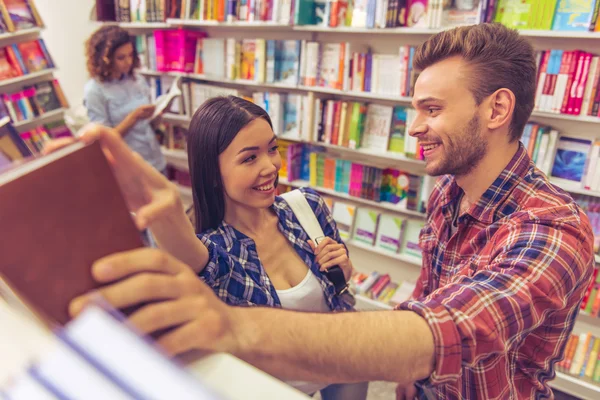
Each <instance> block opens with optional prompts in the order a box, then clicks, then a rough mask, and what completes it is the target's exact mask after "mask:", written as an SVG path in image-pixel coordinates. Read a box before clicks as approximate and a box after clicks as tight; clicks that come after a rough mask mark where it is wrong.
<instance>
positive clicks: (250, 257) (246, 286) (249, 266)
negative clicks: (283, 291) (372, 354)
mask: <svg viewBox="0 0 600 400" xmlns="http://www.w3.org/2000/svg"><path fill="white" fill-rule="evenodd" d="M300 190H301V191H302V192H303V194H304V196H305V197H306V200H308V203H309V204H310V207H311V208H312V210H313V212H314V213H315V215H316V217H317V219H318V221H319V224H320V225H321V229H322V230H323V233H324V234H325V236H328V237H330V238H332V239H333V240H335V241H336V242H338V243H343V242H342V240H341V238H340V234H339V232H338V229H337V227H336V224H335V221H334V220H333V217H332V215H331V212H330V211H329V208H328V207H327V205H326V204H325V201H324V200H323V198H322V197H321V196H319V194H317V192H315V191H314V190H312V189H309V188H302V189H300ZM271 209H272V210H273V211H274V212H275V214H277V217H278V218H279V223H278V227H279V231H280V232H281V233H283V234H284V235H285V237H286V238H287V239H288V240H289V242H290V243H291V244H292V246H293V247H294V249H295V250H296V252H297V253H298V255H299V256H300V258H301V259H302V260H303V261H304V262H305V263H306V265H307V266H308V267H309V268H310V270H311V271H312V273H313V274H314V275H315V276H316V277H317V280H318V281H319V283H320V285H321V288H322V289H323V293H325V299H326V301H327V305H328V306H329V308H330V309H331V310H332V311H349V310H352V309H353V299H352V298H351V297H349V295H347V294H344V295H342V296H337V295H336V294H335V287H334V286H333V284H332V283H331V282H330V281H329V279H327V277H326V276H325V275H324V274H322V273H321V271H319V265H318V264H317V263H316V262H315V255H314V254H313V252H312V250H311V248H310V246H309V244H308V243H307V241H308V240H309V237H308V235H307V234H306V232H305V231H304V229H303V228H302V226H301V225H300V223H299V222H298V219H297V218H296V216H295V215H294V212H293V211H292V209H291V208H290V207H289V205H288V204H287V203H286V202H285V200H283V198H281V197H279V196H276V197H275V202H274V203H273V205H272V206H271ZM198 238H199V239H200V240H202V243H204V245H205V246H206V247H207V248H208V252H209V261H208V264H207V265H206V267H205V268H204V269H203V270H202V272H200V277H201V278H202V279H203V280H204V281H205V282H206V284H207V285H209V286H210V287H211V288H212V289H213V290H214V291H215V293H216V294H217V295H218V296H219V297H220V298H221V300H223V301H224V302H226V303H227V304H230V305H236V306H270V307H281V302H280V301H279V297H278V296H277V292H276V291H275V287H273V284H272V283H271V280H270V279H269V277H268V276H267V273H266V272H265V269H264V268H263V266H262V264H261V262H260V259H259V256H258V253H257V251H256V244H255V243H254V240H252V239H251V238H249V237H248V236H246V235H244V234H243V233H241V232H239V231H238V230H236V229H235V228H234V227H233V226H231V225H229V224H227V223H226V222H222V223H221V225H219V227H218V228H216V229H209V230H207V231H205V232H202V233H201V234H199V235H198Z"/></svg>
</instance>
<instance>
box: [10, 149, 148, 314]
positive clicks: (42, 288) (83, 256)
mask: <svg viewBox="0 0 600 400" xmlns="http://www.w3.org/2000/svg"><path fill="white" fill-rule="evenodd" d="M0 204H2V207H0V226H1V227H2V230H3V234H2V238H1V239H0V254H2V257H0V296H2V297H4V298H5V299H6V300H7V301H9V302H11V303H13V304H14V303H19V302H21V303H22V305H23V306H25V307H26V308H28V309H30V310H33V312H34V313H35V314H36V315H37V316H38V317H39V318H41V319H42V320H44V321H45V322H46V323H47V324H48V325H49V326H55V325H57V324H58V325H63V324H65V323H66V322H67V321H69V320H70V317H69V314H68V305H69V303H70V302H71V300H73V299H74V298H75V297H77V296H79V295H82V294H84V293H87V292H89V291H91V290H92V289H94V288H97V287H98V284H97V282H95V281H94V279H93V278H92V275H91V266H92V264H93V263H94V262H95V261H97V260H98V259H100V258H102V257H104V256H107V255H110V254H113V253H117V252H122V251H126V250H131V249H134V248H137V247H141V246H142V245H143V244H142V239H141V236H140V233H139V232H138V230H137V228H136V227H135V224H134V222H133V221H132V218H131V214H130V212H129V211H128V208H127V206H126V204H125V200H124V198H123V196H122V194H121V191H120V188H119V186H118V183H117V181H116V179H115V177H114V175H113V172H112V170H111V167H110V165H109V164H108V161H107V160H106V158H105V156H104V153H103V152H102V149H101V147H100V144H99V143H94V144H91V145H88V146H84V145H83V144H81V143H77V144H73V145H71V146H69V147H65V148H62V149H60V150H58V151H56V152H54V153H52V154H50V155H47V156H43V157H40V158H35V159H32V160H28V161H26V162H23V163H21V164H19V165H17V166H14V167H13V168H9V169H7V170H5V171H4V172H3V173H0Z"/></svg>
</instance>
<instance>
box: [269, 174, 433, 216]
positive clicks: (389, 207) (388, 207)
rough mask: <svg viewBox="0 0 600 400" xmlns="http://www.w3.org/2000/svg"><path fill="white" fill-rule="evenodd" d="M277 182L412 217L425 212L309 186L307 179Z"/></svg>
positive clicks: (280, 180) (281, 179)
mask: <svg viewBox="0 0 600 400" xmlns="http://www.w3.org/2000/svg"><path fill="white" fill-rule="evenodd" d="M279 183H280V184H281V185H289V186H292V187H311V188H313V189H314V190H315V191H317V192H320V193H323V194H327V195H330V196H332V197H337V198H339V199H345V200H348V201H350V202H353V203H359V204H364V205H366V206H369V207H373V208H379V209H382V210H388V211H393V212H397V213H400V214H405V215H409V216H412V217H416V218H419V219H424V218H425V214H423V213H420V212H418V211H412V210H407V209H405V208H402V207H398V206H396V205H395V204H392V203H387V202H376V201H372V200H367V199H362V198H360V197H354V196H350V195H349V194H346V193H340V192H336V191H335V190H332V189H326V188H322V187H314V186H310V183H309V182H308V181H302V180H295V181H292V182H289V181H288V180H287V179H283V178H280V179H279Z"/></svg>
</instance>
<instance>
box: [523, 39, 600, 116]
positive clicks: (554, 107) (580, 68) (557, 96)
mask: <svg viewBox="0 0 600 400" xmlns="http://www.w3.org/2000/svg"><path fill="white" fill-rule="evenodd" d="M599 58H600V57H598V56H595V55H593V54H591V53H588V52H585V51H580V50H574V51H563V50H557V49H555V50H546V51H542V52H541V53H538V81H537V90H536V96H535V108H534V110H536V111H545V112H550V113H556V114H570V115H589V116H594V117H597V116H600V110H599V107H600V66H599V65H598V60H599Z"/></svg>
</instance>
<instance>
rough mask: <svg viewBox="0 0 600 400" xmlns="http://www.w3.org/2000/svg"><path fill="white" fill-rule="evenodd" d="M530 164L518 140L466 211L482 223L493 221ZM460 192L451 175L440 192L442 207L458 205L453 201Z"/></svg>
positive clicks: (458, 196)
mask: <svg viewBox="0 0 600 400" xmlns="http://www.w3.org/2000/svg"><path fill="white" fill-rule="evenodd" d="M530 165H531V159H530V158H529V155H528V154H527V151H526V150H525V147H524V146H523V144H522V143H520V142H519V148H518V150H517V152H516V153H515V155H514V156H513V158H512V159H511V160H510V162H509V163H508V165H507V166H506V167H505V168H504V170H503V171H502V172H501V173H500V175H498V177H497V178H496V179H495V180H494V182H493V183H492V184H491V185H490V187H489V188H487V190H486V191H485V192H484V193H483V195H481V197H480V198H479V200H478V201H477V203H476V204H474V205H471V207H470V208H469V210H468V211H467V213H468V214H469V215H471V217H473V218H475V219H476V220H478V221H480V222H482V223H484V224H491V223H492V222H494V217H495V214H496V210H497V209H498V207H499V206H500V205H501V204H502V203H503V202H504V200H505V199H506V197H507V196H508V195H509V194H510V193H511V192H512V190H513V189H514V188H515V187H516V186H517V185H518V184H519V182H520V181H521V180H522V179H523V177H524V176H525V175H526V174H527V171H528V170H529V168H530ZM462 192H463V190H462V189H461V188H460V187H459V186H458V184H457V183H456V178H455V177H454V176H452V177H451V178H450V184H449V185H447V186H446V189H445V190H444V193H443V194H442V203H443V204H442V207H444V208H445V207H448V206H450V205H451V204H453V205H455V206H456V207H458V204H454V203H455V202H456V200H457V199H458V198H460V195H461V193H462Z"/></svg>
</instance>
